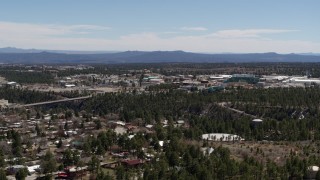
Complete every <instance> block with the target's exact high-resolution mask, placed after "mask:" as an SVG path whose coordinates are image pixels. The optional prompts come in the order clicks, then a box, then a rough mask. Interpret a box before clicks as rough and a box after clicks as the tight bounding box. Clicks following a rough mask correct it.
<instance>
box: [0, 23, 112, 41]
mask: <svg viewBox="0 0 320 180" xmlns="http://www.w3.org/2000/svg"><path fill="white" fill-rule="evenodd" d="M108 29H110V28H109V27H104V26H95V25H86V24H80V25H59V24H29V23H13V22H0V36H1V35H8V36H9V37H12V36H18V37H24V38H32V37H39V36H44V37H47V36H57V35H70V34H88V33H92V32H95V31H103V30H108Z"/></svg>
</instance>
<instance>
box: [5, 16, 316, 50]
mask: <svg viewBox="0 0 320 180" xmlns="http://www.w3.org/2000/svg"><path fill="white" fill-rule="evenodd" d="M106 29H108V27H102V26H91V25H71V26H68V25H39V24H25V23H7V22H0V47H6V46H13V47H19V48H38V49H57V50H120V51H121V50H123V51H124V50H146V51H153V50H184V51H192V52H235V53H246V52H278V53H292V52H297V53H298V52H317V53H318V52H320V42H310V41H302V40H294V39H293V40H279V39H270V38H269V39H266V38H263V37H264V35H267V34H275V33H289V32H292V31H295V30H285V29H251V30H248V29H247V30H222V31H217V32H214V33H211V34H210V33H207V34H206V35H189V36H186V35H182V34H177V35H174V36H169V37H168V36H166V35H165V37H163V36H162V35H163V34H161V33H152V32H146V33H137V34H128V35H123V36H121V37H119V38H113V39H107V38H91V37H90V36H89V35H86V36H82V34H81V33H86V32H90V33H94V32H95V31H103V30H106ZM74 34H76V35H77V36H73V35H74Z"/></svg>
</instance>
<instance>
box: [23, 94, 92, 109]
mask: <svg viewBox="0 0 320 180" xmlns="http://www.w3.org/2000/svg"><path fill="white" fill-rule="evenodd" d="M91 97H92V96H91V95H89V96H83V97H76V98H65V99H59V100H54V101H45V102H37V103H31V104H24V105H18V106H20V107H21V106H23V107H30V106H39V105H46V104H53V103H60V102H67V101H76V100H82V99H88V98H91Z"/></svg>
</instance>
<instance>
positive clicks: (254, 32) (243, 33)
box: [209, 29, 298, 38]
mask: <svg viewBox="0 0 320 180" xmlns="http://www.w3.org/2000/svg"><path fill="white" fill-rule="evenodd" d="M295 31H298V30H290V29H231V30H222V31H217V32H215V33H212V34H210V35H209V36H212V37H218V38H258V37H261V36H262V35H265V34H278V33H288V32H295Z"/></svg>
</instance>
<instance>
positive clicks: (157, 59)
mask: <svg viewBox="0 0 320 180" xmlns="http://www.w3.org/2000/svg"><path fill="white" fill-rule="evenodd" d="M161 62H166V63H169V62H195V63H202V62H212V63H222V62H230V63H241V62H320V54H312V53H308V54H277V53H272V52H271V53H248V54H230V53H229V54H202V53H191V52H184V51H151V52H146V51H125V52H110V51H104V52H102V51H99V52H92V51H55V50H37V49H18V48H0V63H20V64H69V63H83V64H110V63H113V64H114V63H161Z"/></svg>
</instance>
